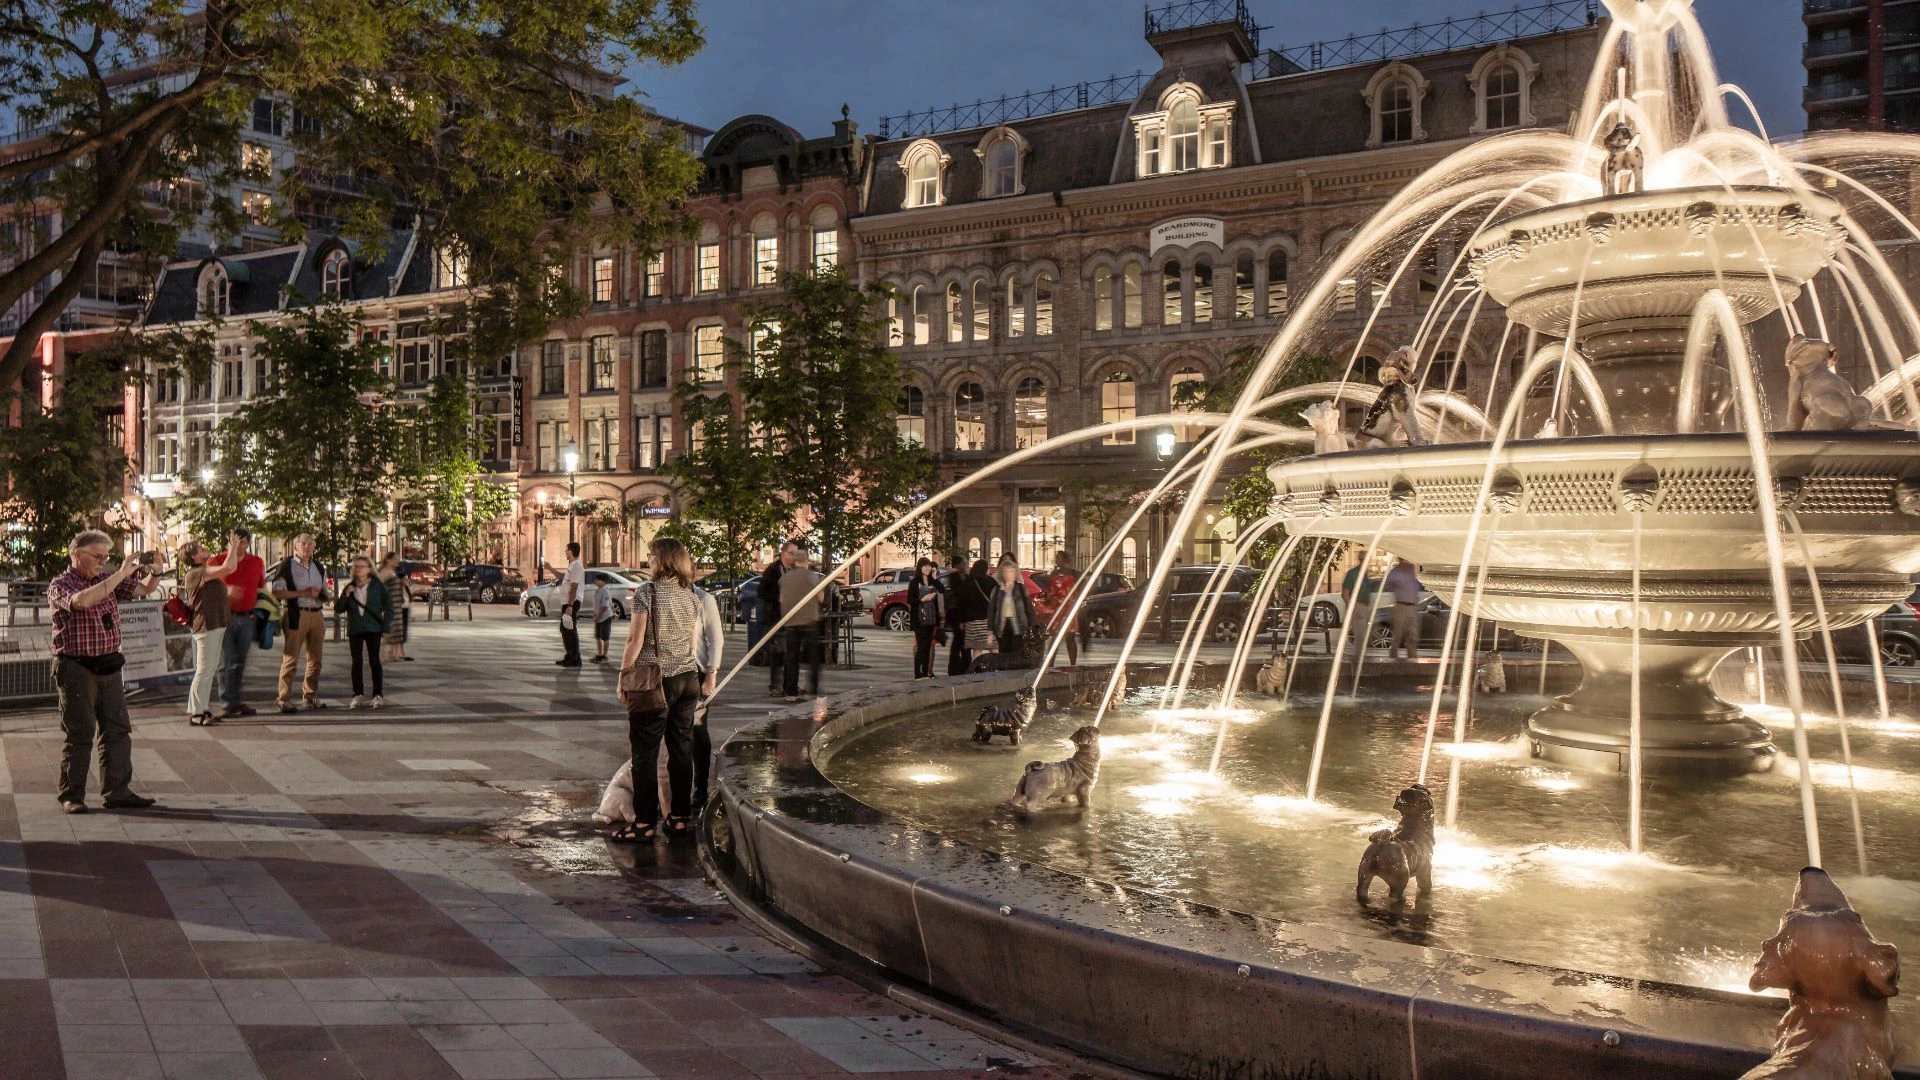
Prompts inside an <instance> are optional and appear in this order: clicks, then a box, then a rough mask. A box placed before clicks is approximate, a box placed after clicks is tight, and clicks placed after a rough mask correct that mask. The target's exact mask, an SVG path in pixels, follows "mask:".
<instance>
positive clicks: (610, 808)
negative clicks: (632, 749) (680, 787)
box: [593, 747, 673, 825]
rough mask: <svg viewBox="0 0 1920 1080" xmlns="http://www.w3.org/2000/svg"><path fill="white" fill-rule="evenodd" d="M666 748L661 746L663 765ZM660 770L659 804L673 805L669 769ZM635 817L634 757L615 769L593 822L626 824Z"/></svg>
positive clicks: (595, 811) (596, 823)
mask: <svg viewBox="0 0 1920 1080" xmlns="http://www.w3.org/2000/svg"><path fill="white" fill-rule="evenodd" d="M665 749H666V748H665V747H662V748H661V751H662V752H661V755H660V756H661V760H662V764H663V765H664V762H665V758H666V753H665ZM658 772H659V789H658V792H657V794H656V797H657V798H658V799H659V800H660V802H659V805H660V806H663V807H664V806H671V805H673V796H672V793H671V792H672V789H671V788H670V787H669V786H668V781H667V771H666V769H665V768H661V769H659V770H658ZM635 817H636V815H635V814H634V810H633V759H632V758H628V759H627V760H625V761H623V762H621V763H620V767H619V768H618V769H615V770H614V772H613V779H611V780H609V781H607V790H606V793H605V794H603V795H601V796H600V806H599V808H598V809H596V810H594V812H593V823H594V824H595V825H624V824H626V823H628V822H631V821H633V820H635Z"/></svg>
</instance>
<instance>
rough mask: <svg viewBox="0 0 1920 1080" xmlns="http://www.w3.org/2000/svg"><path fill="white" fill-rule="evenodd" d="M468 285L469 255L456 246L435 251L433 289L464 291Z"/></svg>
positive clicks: (448, 246)
mask: <svg viewBox="0 0 1920 1080" xmlns="http://www.w3.org/2000/svg"><path fill="white" fill-rule="evenodd" d="M466 285H467V253H466V252H465V251H463V250H461V249H460V248H459V247H458V246H455V245H451V244H449V245H444V246H441V247H438V248H435V249H434V251H433V287H434V288H436V289H463V288H465V287H466Z"/></svg>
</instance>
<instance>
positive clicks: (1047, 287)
mask: <svg viewBox="0 0 1920 1080" xmlns="http://www.w3.org/2000/svg"><path fill="white" fill-rule="evenodd" d="M1052 333H1053V275H1052V274H1049V273H1047V272H1046V271H1044V270H1043V271H1041V272H1040V273H1039V274H1038V275H1036V276H1035V277H1034V279H1033V334H1034V336H1035V337H1046V336H1048V335H1049V334H1052Z"/></svg>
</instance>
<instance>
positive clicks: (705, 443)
mask: <svg viewBox="0 0 1920 1080" xmlns="http://www.w3.org/2000/svg"><path fill="white" fill-rule="evenodd" d="M677 396H678V398H679V400H680V414H681V416H682V417H684V418H685V420H686V422H687V424H688V425H689V427H691V426H693V425H699V428H700V431H701V440H700V450H699V452H698V453H692V454H684V455H682V456H681V457H679V458H678V459H676V460H675V461H674V462H673V464H672V465H671V466H669V467H668V473H669V474H670V475H671V476H672V477H673V478H674V480H675V481H676V482H677V483H678V484H679V490H680V512H681V515H682V517H681V518H680V519H679V520H676V521H675V522H674V523H673V525H674V528H672V529H670V530H664V531H666V532H667V533H668V535H672V536H675V537H677V538H679V539H680V540H681V541H682V542H683V543H685V544H686V545H687V547H688V550H689V551H691V552H692V553H693V557H694V560H695V561H696V562H699V563H701V564H702V565H705V566H712V567H717V568H719V569H720V570H721V571H723V572H724V573H725V574H726V575H727V576H728V577H730V578H731V577H734V576H736V575H738V574H739V573H741V572H742V571H743V570H745V569H746V568H747V567H750V566H752V565H753V560H754V556H755V554H756V553H757V552H758V551H759V549H760V546H761V545H762V544H766V543H768V542H769V541H772V540H774V539H776V538H778V537H779V535H780V532H781V526H782V525H784V524H785V523H786V520H787V504H786V500H785V498H784V497H783V495H782V492H781V491H780V489H779V487H778V486H777V485H778V481H777V479H776V476H775V473H776V469H777V462H776V461H775V459H774V457H773V455H771V454H769V453H768V452H767V449H766V446H765V445H764V442H763V441H757V440H755V439H754V438H752V435H751V432H750V431H749V430H748V428H747V425H746V423H745V421H743V420H742V419H741V418H740V416H739V415H738V414H737V413H736V412H735V410H734V407H733V398H732V396H731V395H727V394H714V395H709V394H706V393H703V392H702V391H701V388H700V387H699V386H697V385H689V386H683V387H681V388H680V390H679V392H678V394H677Z"/></svg>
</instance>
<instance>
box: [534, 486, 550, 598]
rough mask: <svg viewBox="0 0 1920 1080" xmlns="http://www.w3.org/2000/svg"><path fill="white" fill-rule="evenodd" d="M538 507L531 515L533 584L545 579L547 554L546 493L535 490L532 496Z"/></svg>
mask: <svg viewBox="0 0 1920 1080" xmlns="http://www.w3.org/2000/svg"><path fill="white" fill-rule="evenodd" d="M533 497H534V498H535V499H536V500H538V501H539V503H540V508H539V509H538V510H536V511H534V515H533V522H534V524H533V576H534V584H536V585H537V584H539V583H540V582H543V581H545V580H547V556H546V553H545V550H544V549H545V547H546V544H545V543H544V541H545V540H546V538H547V493H546V492H544V491H539V492H535V493H534V496H533Z"/></svg>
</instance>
